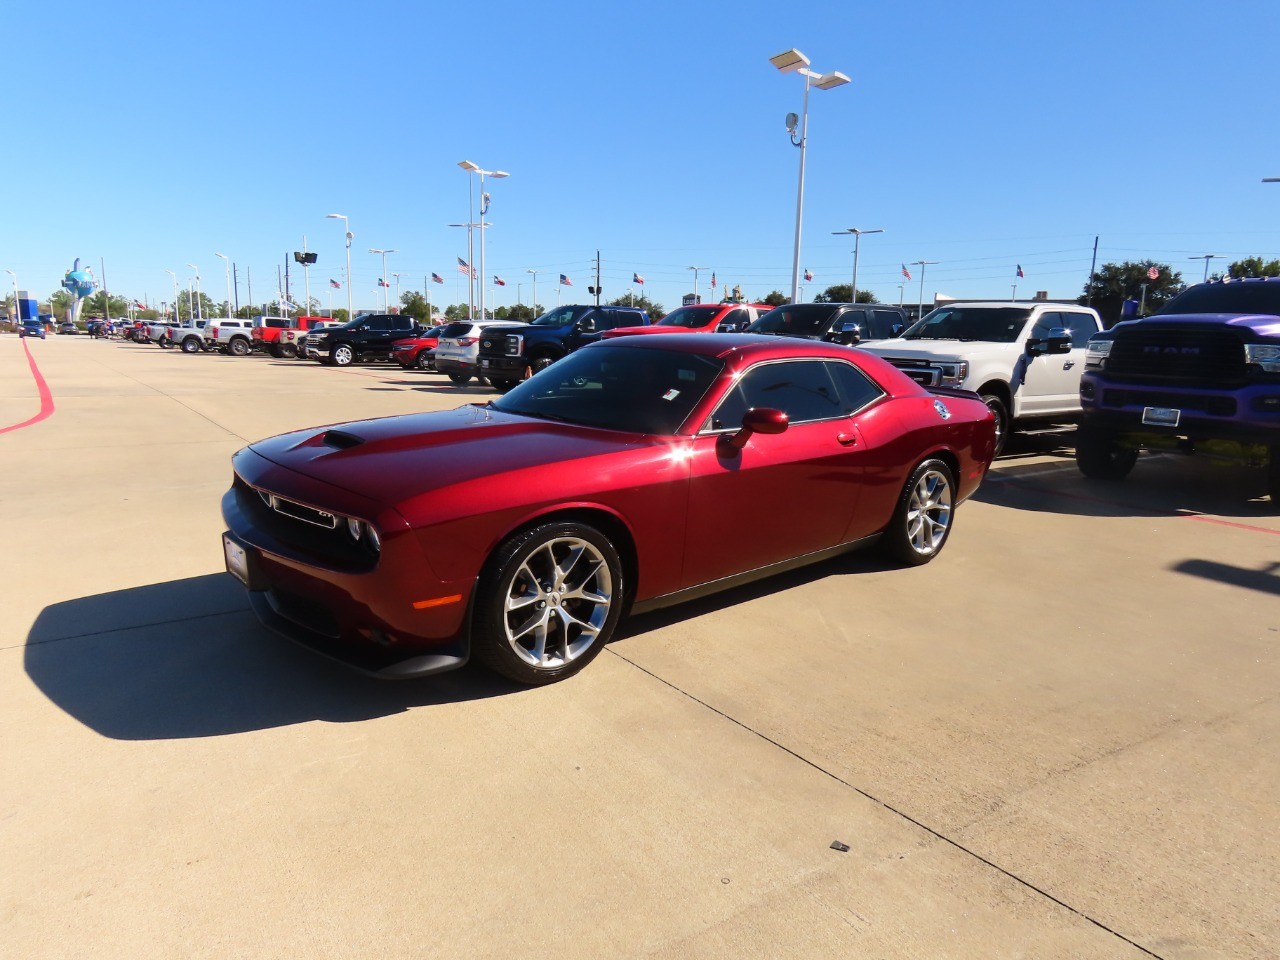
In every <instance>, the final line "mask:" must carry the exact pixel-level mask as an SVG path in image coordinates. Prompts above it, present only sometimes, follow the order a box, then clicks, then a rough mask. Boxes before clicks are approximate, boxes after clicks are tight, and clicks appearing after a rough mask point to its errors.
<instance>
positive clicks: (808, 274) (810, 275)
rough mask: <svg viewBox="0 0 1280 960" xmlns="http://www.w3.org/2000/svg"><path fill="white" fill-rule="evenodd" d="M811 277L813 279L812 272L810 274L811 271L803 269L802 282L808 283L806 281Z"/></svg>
mask: <svg viewBox="0 0 1280 960" xmlns="http://www.w3.org/2000/svg"><path fill="white" fill-rule="evenodd" d="M812 279H813V274H812V273H810V272H809V271H808V270H805V272H804V282H805V283H808V282H809V281H810V280H812Z"/></svg>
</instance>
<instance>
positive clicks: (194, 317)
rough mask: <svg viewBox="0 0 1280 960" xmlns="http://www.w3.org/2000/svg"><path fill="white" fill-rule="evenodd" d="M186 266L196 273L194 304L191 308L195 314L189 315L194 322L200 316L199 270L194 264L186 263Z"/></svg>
mask: <svg viewBox="0 0 1280 960" xmlns="http://www.w3.org/2000/svg"><path fill="white" fill-rule="evenodd" d="M187 266H188V267H190V268H191V269H192V270H194V271H195V272H196V296H195V301H196V302H195V306H194V307H192V310H193V311H195V312H194V313H192V314H191V319H192V320H193V321H194V320H196V319H197V318H198V317H199V316H200V268H199V267H197V266H196V265H195V264H194V263H188V264H187Z"/></svg>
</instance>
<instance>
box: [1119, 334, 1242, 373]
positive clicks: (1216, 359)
mask: <svg viewBox="0 0 1280 960" xmlns="http://www.w3.org/2000/svg"><path fill="white" fill-rule="evenodd" d="M1106 369H1107V373H1108V374H1110V375H1111V376H1115V377H1127V378H1132V379H1134V380H1161V381H1164V382H1169V381H1178V382H1182V383H1187V384H1191V383H1202V384H1205V385H1213V386H1223V385H1227V384H1233V383H1235V384H1238V383H1243V382H1244V380H1245V362H1244V346H1243V344H1242V343H1241V341H1240V338H1239V337H1238V336H1237V335H1236V334H1235V332H1234V331H1232V330H1228V329H1222V328H1217V329H1213V328H1209V329H1205V328H1203V327H1192V326H1178V325H1173V324H1170V325H1161V324H1142V325H1140V326H1138V327H1136V328H1135V329H1132V330H1118V331H1116V336H1115V340H1114V341H1113V342H1112V344H1111V353H1110V354H1109V355H1108V357H1107V367H1106Z"/></svg>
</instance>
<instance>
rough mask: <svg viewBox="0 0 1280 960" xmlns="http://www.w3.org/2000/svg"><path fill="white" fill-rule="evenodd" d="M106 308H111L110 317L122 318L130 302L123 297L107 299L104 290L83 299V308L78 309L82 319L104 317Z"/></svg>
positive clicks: (130, 304)
mask: <svg viewBox="0 0 1280 960" xmlns="http://www.w3.org/2000/svg"><path fill="white" fill-rule="evenodd" d="M108 306H110V308H111V316H113V317H123V316H125V315H127V314H128V312H129V307H130V306H132V301H130V300H126V299H125V298H124V297H116V296H110V297H109V296H108V294H107V292H106V291H105V290H99V291H98V292H97V293H94V294H90V295H89V296H87V297H85V300H84V306H83V307H81V308H80V315H81V316H82V317H105V316H106V315H107V307H108Z"/></svg>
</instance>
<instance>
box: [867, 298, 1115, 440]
mask: <svg viewBox="0 0 1280 960" xmlns="http://www.w3.org/2000/svg"><path fill="white" fill-rule="evenodd" d="M1100 330H1102V320H1101V319H1100V318H1099V317H1098V312H1097V311H1096V310H1091V309H1090V308H1088V307H1080V306H1076V305H1075V304H1070V303H1048V302H1038V301H1033V302H1028V301H1022V302H1017V301H998V300H997V301H988V302H982V303H953V304H947V305H945V306H941V307H938V308H937V309H935V310H933V311H931V312H930V313H928V314H926V315H925V316H924V317H922V318H921V319H919V320H917V321H916V322H915V323H914V324H912V325H911V326H910V327H909V328H907V329H906V330H905V331H903V333H902V336H900V337H896V338H895V339H893V340H876V341H867V342H863V343H861V344H860V345H859V347H860V349H863V350H866V351H867V352H868V353H874V354H876V355H877V356H880V357H884V359H886V360H888V361H889V362H890V363H892V364H893V365H894V366H895V367H898V368H899V369H900V370H902V372H903V373H905V374H906V375H907V376H909V377H911V379H913V380H915V381H916V382H917V383H921V384H924V385H925V386H941V387H958V388H960V389H962V390H972V391H973V392H974V393H977V394H979V395H981V397H982V399H983V400H985V401H986V404H987V406H988V407H990V408H991V412H992V413H993V414H994V415H995V418H996V453H997V454H998V453H999V452H1000V451H1001V450H1002V449H1003V448H1004V444H1005V441H1006V440H1007V439H1008V437H1009V434H1010V433H1011V432H1012V431H1013V430H1014V429H1016V428H1017V427H1018V426H1019V425H1021V424H1025V423H1026V422H1028V421H1034V420H1048V421H1059V422H1060V421H1065V420H1072V419H1076V418H1078V417H1079V415H1080V375H1081V374H1082V373H1084V357H1085V351H1086V347H1087V345H1088V343H1089V338H1090V337H1091V336H1093V335H1094V334H1096V333H1098V332H1099V331H1100Z"/></svg>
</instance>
